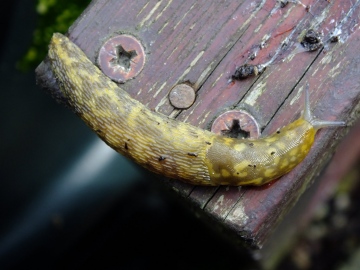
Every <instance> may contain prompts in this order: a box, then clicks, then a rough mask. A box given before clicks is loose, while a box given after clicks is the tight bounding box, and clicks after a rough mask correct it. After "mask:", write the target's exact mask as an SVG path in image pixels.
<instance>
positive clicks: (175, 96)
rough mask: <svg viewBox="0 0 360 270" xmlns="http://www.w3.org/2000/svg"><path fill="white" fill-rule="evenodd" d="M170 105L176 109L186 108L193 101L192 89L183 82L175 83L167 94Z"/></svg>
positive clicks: (193, 93) (193, 92)
mask: <svg viewBox="0 0 360 270" xmlns="http://www.w3.org/2000/svg"><path fill="white" fill-rule="evenodd" d="M169 99H170V102H171V105H173V106H174V107H175V108H178V109H187V108H189V107H190V106H191V105H192V104H193V103H194V101H195V91H194V89H193V88H192V87H191V86H190V85H187V84H185V83H182V84H178V85H176V86H175V87H174V88H173V89H171V91H170V94H169Z"/></svg>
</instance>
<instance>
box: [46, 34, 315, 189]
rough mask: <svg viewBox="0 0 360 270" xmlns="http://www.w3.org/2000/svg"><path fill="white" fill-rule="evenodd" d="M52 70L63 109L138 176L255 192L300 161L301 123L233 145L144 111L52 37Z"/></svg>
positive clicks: (306, 137)
mask: <svg viewBox="0 0 360 270" xmlns="http://www.w3.org/2000/svg"><path fill="white" fill-rule="evenodd" d="M48 55H49V59H50V62H51V67H52V70H53V72H54V74H55V76H56V78H57V81H58V83H59V85H60V89H61V91H62V93H63V95H64V96H65V97H66V98H67V100H68V104H69V105H70V107H72V109H73V110H74V111H75V112H76V114H77V115H78V116H79V117H81V118H82V119H83V120H84V121H85V123H86V124H87V125H88V126H89V127H90V128H91V129H92V130H94V131H95V132H96V133H97V134H98V136H99V137H100V138H101V139H102V140H103V141H105V142H106V143H107V144H108V145H109V146H110V147H112V148H113V149H115V150H116V151H117V152H119V153H121V154H123V155H125V156H127V157H129V158H130V159H132V160H133V161H135V162H136V163H138V164H140V165H142V166H144V167H145V168H147V169H149V170H151V171H153V172H155V173H158V174H161V175H164V176H166V177H170V178H176V179H179V180H182V181H185V182H188V183H191V184H195V185H212V186H216V185H262V184H265V183H267V182H269V181H271V180H273V179H276V178H278V177H280V176H281V175H283V174H285V173H287V172H288V171H290V170H291V169H292V168H294V167H295V166H296V165H297V164H299V163H300V162H301V161H302V160H303V159H304V157H305V156H306V155H307V154H308V152H309V150H310V148H311V145H312V144H313V141H314V136H315V133H316V129H315V128H314V127H313V126H312V125H311V124H310V123H309V122H308V121H306V120H304V119H302V118H300V119H299V120H297V121H295V122H293V123H291V124H289V125H288V126H286V127H284V128H283V129H281V130H280V131H279V132H277V133H275V134H273V135H271V136H269V137H266V138H262V139H258V140H248V139H233V138H225V137H223V136H218V135H215V134H213V133H211V132H209V131H206V130H202V129H200V128H197V127H194V126H191V125H189V124H186V123H183V122H179V121H176V120H173V119H170V118H168V117H166V116H164V115H162V114H158V113H156V112H153V111H150V110H149V109H147V108H146V107H145V106H144V105H142V104H141V103H140V102H138V101H136V100H134V99H132V98H131V97H130V96H129V95H128V94H127V93H126V92H125V91H124V90H122V89H121V88H119V87H118V86H117V85H116V84H115V83H113V82H112V81H111V80H110V79H109V78H107V77H106V76H105V75H104V74H103V73H102V72H101V71H100V70H99V69H98V68H97V67H96V66H95V65H94V64H93V63H92V62H91V61H90V60H88V58H87V57H86V56H85V54H84V53H83V52H82V51H81V50H80V49H79V48H78V47H77V46H76V45H75V44H73V43H72V42H71V41H70V40H69V39H68V38H67V37H65V36H63V35H61V34H54V36H53V38H52V40H51V43H50V46H49V54H48Z"/></svg>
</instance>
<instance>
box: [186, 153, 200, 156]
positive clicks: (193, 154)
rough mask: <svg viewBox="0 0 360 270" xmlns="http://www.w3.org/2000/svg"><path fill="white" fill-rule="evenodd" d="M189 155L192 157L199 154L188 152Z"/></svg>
mask: <svg viewBox="0 0 360 270" xmlns="http://www.w3.org/2000/svg"><path fill="white" fill-rule="evenodd" d="M187 154H188V155H189V156H191V157H197V156H198V154H196V153H187Z"/></svg>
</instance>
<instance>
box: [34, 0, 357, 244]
mask: <svg viewBox="0 0 360 270" xmlns="http://www.w3.org/2000/svg"><path fill="white" fill-rule="evenodd" d="M303 3H304V4H310V5H311V9H310V12H307V11H306V10H305V9H304V8H303V7H302V6H301V5H296V4H293V3H289V4H288V5H287V6H286V7H285V8H283V9H277V10H275V9H274V7H275V5H276V1H275V0H268V1H266V0H254V1H208V0H203V1H195V0H187V1H155V0H153V1H147V0H141V1H125V0H124V1H115V0H98V1H93V2H92V4H91V5H90V6H89V7H88V8H87V9H86V11H85V12H84V13H83V15H82V16H81V17H80V18H79V19H78V20H77V21H76V22H75V23H74V25H73V26H72V27H71V29H70V30H69V37H70V38H71V39H72V40H73V41H74V42H75V43H77V44H78V45H79V46H80V47H81V48H82V49H83V50H84V52H85V53H86V54H87V55H88V57H89V58H90V59H91V60H92V61H93V62H96V61H95V60H96V57H97V53H98V51H99V48H100V47H101V45H102V44H103V43H104V42H105V41H106V40H107V39H108V38H109V37H112V36H114V35H116V34H119V33H128V34H132V35H134V36H136V37H138V38H139V40H141V42H142V43H143V45H144V47H145V50H146V53H147V59H146V64H145V67H144V69H143V71H142V72H141V73H140V74H139V75H138V76H137V77H136V78H135V79H133V80H131V81H128V82H126V83H125V84H123V85H122V88H123V89H125V90H126V91H128V92H129V93H130V94H131V96H132V97H134V98H136V99H137V100H139V101H141V102H143V103H144V104H146V106H148V107H149V108H151V109H154V110H157V111H159V112H161V113H164V114H167V115H171V116H172V117H177V119H179V120H181V121H186V122H189V123H191V124H193V125H196V126H199V127H202V128H208V127H209V126H210V124H211V123H212V121H213V119H214V118H216V117H217V116H218V115H219V114H220V113H221V112H224V111H227V110H228V109H230V108H234V107H236V108H242V109H245V110H247V111H249V112H250V113H251V114H252V115H254V117H255V118H256V119H257V121H258V123H259V124H260V125H261V126H262V127H263V128H264V132H263V134H265V135H266V134H269V133H271V132H273V131H275V130H276V129H277V128H278V127H281V126H283V125H285V124H288V123H289V122H291V121H293V120H294V119H296V118H297V117H299V115H300V113H301V110H302V109H303V96H302V91H301V90H302V89H303V86H304V85H305V83H306V82H308V83H309V84H310V88H311V93H310V94H311V107H312V108H314V114H315V115H316V116H317V117H318V118H320V119H325V120H335V119H345V120H346V119H349V117H352V115H355V111H356V110H358V109H359V108H356V105H357V104H358V102H359V100H360V90H359V89H360V76H359V73H360V70H359V68H358V66H359V64H360V56H359V54H358V48H359V47H360V31H359V27H358V25H359V15H358V14H360V4H359V3H360V0H358V1H350V0H348V1H340V0H337V1H330V3H329V2H328V1H321V0H317V1H316V0H308V1H306V0H303ZM350 10H352V12H349V11H350ZM274 11H276V12H274ZM346 16H347V17H346ZM344 18H347V19H345V20H344ZM337 25H338V27H339V28H340V29H341V30H342V35H341V38H342V40H343V42H339V43H326V48H325V49H324V50H319V51H316V52H304V51H301V50H300V49H299V40H298V39H299V37H300V36H301V33H302V32H303V31H304V30H306V29H309V28H314V29H315V30H317V31H320V32H321V33H322V34H323V35H324V40H327V39H328V38H329V37H330V33H331V31H333V30H334V29H335V27H336V26H337ZM339 25H340V26H339ZM285 40H286V46H285V45H284V42H285ZM259 44H263V47H262V49H261V50H259V51H258V54H257V56H256V58H255V59H254V60H253V61H251V60H249V59H248V57H249V55H250V54H251V53H253V52H254V51H255V50H256V49H257V48H259ZM276 52H279V55H278V57H277V58H276V60H275V61H274V62H273V63H272V64H271V65H270V66H269V67H268V68H267V69H266V70H265V72H264V73H263V74H262V75H261V76H258V77H251V78H248V79H246V80H243V81H236V82H234V83H229V82H228V80H229V78H230V77H231V75H232V74H233V73H234V71H235V69H236V67H237V66H240V65H243V64H244V63H246V62H249V63H252V64H264V63H266V62H268V61H269V60H270V59H271V58H272V57H273V56H274V54H275V53H276ZM37 76H38V79H39V80H40V81H45V84H47V82H48V81H50V80H51V73H49V70H48V68H47V66H46V62H45V64H44V65H42V66H40V67H39V68H38V70H37ZM182 82H187V83H189V84H191V85H192V86H193V87H194V89H195V90H196V91H197V99H196V101H195V103H194V105H193V106H192V107H190V108H189V109H188V110H184V111H179V110H176V109H174V108H173V107H172V106H171V104H170V102H169V100H168V93H169V91H170V90H171V88H172V87H173V86H174V85H176V84H178V83H182ZM48 87H49V88H54V87H56V86H55V85H54V84H49V83H48ZM300 91H301V92H300ZM345 133H346V129H324V130H322V131H320V132H319V133H318V135H317V137H316V142H315V145H314V147H313V149H312V151H311V153H310V154H309V156H308V157H307V158H306V159H305V160H304V162H303V163H301V165H300V166H298V167H296V168H295V169H294V170H293V171H292V172H290V173H289V174H287V175H285V176H284V177H282V179H280V180H279V181H277V182H274V183H272V184H271V185H266V186H264V187H259V188H252V187H246V188H244V187H241V188H237V187H230V188H229V187H220V188H216V187H215V188H209V187H194V186H191V185H189V184H184V183H180V182H178V181H174V180H166V181H165V183H166V184H167V185H168V186H170V187H171V188H172V189H174V190H175V191H177V192H178V193H179V194H181V196H182V197H183V198H184V200H187V201H189V202H190V203H191V204H192V205H193V206H194V208H195V209H198V211H199V213H202V214H204V215H208V216H210V217H211V218H212V219H213V220H216V221H217V222H218V223H219V224H220V225H221V226H223V227H224V228H225V229H227V230H228V231H229V232H230V233H236V234H237V235H239V236H241V237H239V239H240V240H241V241H243V242H244V243H246V244H248V245H249V246H251V247H253V248H259V247H261V246H262V245H263V243H264V242H265V241H266V239H267V238H268V237H269V235H270V233H271V232H272V230H273V229H274V228H275V227H276V225H277V224H278V223H279V222H280V221H281V219H282V218H283V217H284V215H285V214H286V213H287V212H288V210H289V209H290V208H291V207H292V205H293V204H294V203H295V202H296V201H297V199H298V198H299V196H300V195H301V194H302V192H303V191H304V189H305V188H306V187H307V186H308V183H309V182H310V180H311V179H312V178H313V176H314V175H316V173H318V172H319V171H320V170H321V169H322V167H323V166H324V164H325V163H326V162H327V161H328V159H329V158H330V156H331V155H332V152H333V149H334V147H335V146H336V144H337V143H338V141H339V139H340V138H341V137H342V136H343V135H344V134H345Z"/></svg>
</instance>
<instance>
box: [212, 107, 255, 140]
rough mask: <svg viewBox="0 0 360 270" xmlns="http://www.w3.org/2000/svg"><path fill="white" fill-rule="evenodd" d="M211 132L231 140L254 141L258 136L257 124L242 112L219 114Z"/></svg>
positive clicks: (234, 111) (233, 111)
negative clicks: (246, 139) (231, 138)
mask: <svg viewBox="0 0 360 270" xmlns="http://www.w3.org/2000/svg"><path fill="white" fill-rule="evenodd" d="M211 131H212V132H214V133H216V134H219V135H227V136H228V137H233V138H237V137H242V138H253V139H256V138H259V136H260V128H259V124H258V123H257V121H256V120H255V118H254V117H253V116H252V115H250V114H249V113H248V112H246V111H243V110H231V111H227V112H225V113H223V114H221V115H220V116H219V117H218V118H216V119H215V121H214V122H213V124H212V127H211ZM239 135H240V136H239Z"/></svg>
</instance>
